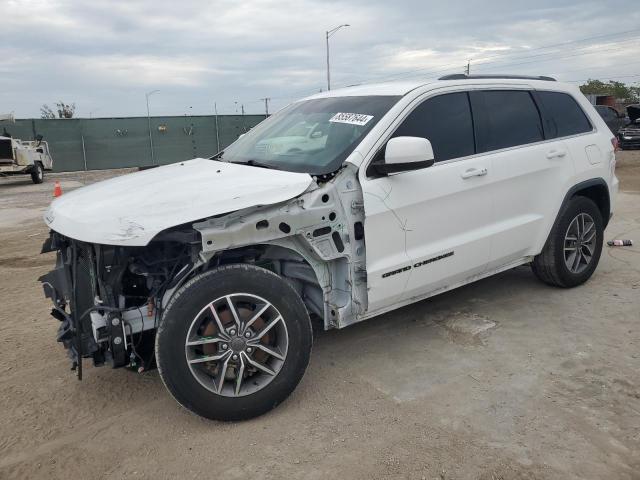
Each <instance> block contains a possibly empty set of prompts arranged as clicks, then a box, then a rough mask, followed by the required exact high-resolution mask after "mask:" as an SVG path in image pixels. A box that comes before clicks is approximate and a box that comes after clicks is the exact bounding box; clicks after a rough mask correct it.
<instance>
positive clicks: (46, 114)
mask: <svg viewBox="0 0 640 480" xmlns="http://www.w3.org/2000/svg"><path fill="white" fill-rule="evenodd" d="M40 118H44V119H47V120H50V119H52V118H56V114H55V113H53V110H51V107H50V106H49V105H47V104H46V103H45V104H44V105H42V106H41V107H40Z"/></svg>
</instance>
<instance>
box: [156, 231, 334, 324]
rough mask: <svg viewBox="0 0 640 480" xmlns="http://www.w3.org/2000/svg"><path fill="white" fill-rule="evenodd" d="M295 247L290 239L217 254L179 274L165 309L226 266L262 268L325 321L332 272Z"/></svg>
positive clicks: (165, 301)
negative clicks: (191, 284) (187, 287)
mask: <svg viewBox="0 0 640 480" xmlns="http://www.w3.org/2000/svg"><path fill="white" fill-rule="evenodd" d="M292 243H294V242H292V241H291V240H289V239H281V240H279V241H278V240H277V241H274V242H273V243H256V244H251V245H244V246H241V247H237V248H231V249H227V250H222V251H219V252H215V254H214V255H212V256H210V257H209V258H208V259H206V260H202V261H200V262H199V263H197V264H194V265H191V268H190V271H189V272H185V273H184V274H183V275H180V274H181V272H177V273H176V276H175V277H178V276H180V278H179V279H178V280H177V281H175V282H173V283H172V285H171V288H170V290H168V291H167V293H166V294H165V297H164V298H163V305H168V303H169V301H170V299H171V297H172V296H173V295H174V293H175V292H176V291H177V290H178V289H179V288H180V287H181V286H182V285H184V284H186V283H187V282H188V281H189V280H190V279H191V278H193V277H194V276H196V275H199V274H202V273H204V272H207V271H209V270H212V269H214V268H217V267H219V266H222V265H231V264H247V265H255V266H262V267H264V268H266V269H268V270H271V271H272V272H273V273H275V274H277V275H278V276H280V277H282V278H283V279H285V280H286V281H287V282H288V283H290V284H291V286H292V287H293V289H294V290H295V291H296V293H297V294H298V295H299V296H300V298H302V301H303V302H304V304H305V306H306V307H307V311H308V312H309V313H310V314H312V313H313V314H315V315H317V316H318V317H320V318H322V319H323V321H325V319H326V318H327V317H326V312H327V311H328V308H329V307H328V306H327V297H326V294H325V292H327V291H328V290H329V289H330V280H329V279H330V278H331V277H330V272H329V269H328V268H327V266H326V264H325V262H324V261H322V260H320V259H316V258H314V256H312V255H311V254H309V253H308V252H305V251H304V249H302V248H297V247H296V245H292ZM175 277H174V278H175ZM325 325H326V321H325Z"/></svg>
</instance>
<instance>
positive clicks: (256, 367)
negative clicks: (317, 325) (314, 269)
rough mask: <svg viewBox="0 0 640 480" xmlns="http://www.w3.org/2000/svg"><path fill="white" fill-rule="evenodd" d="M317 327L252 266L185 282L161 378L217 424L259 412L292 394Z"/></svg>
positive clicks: (163, 327) (164, 340)
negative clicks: (216, 421)
mask: <svg viewBox="0 0 640 480" xmlns="http://www.w3.org/2000/svg"><path fill="white" fill-rule="evenodd" d="M311 343H312V330H311V322H310V320H309V315H308V313H307V311H306V308H305V306H304V304H303V302H302V300H301V299H300V297H299V296H298V294H297V293H296V292H295V290H293V288H292V287H291V286H290V285H289V284H288V283H286V282H285V281H284V280H283V279H282V278H280V277H279V276H277V275H276V274H274V273H272V272H270V271H268V270H265V269H263V268H259V267H255V266H251V265H227V266H223V267H220V268H217V269H215V270H212V271H209V272H205V273H203V274H201V275H199V276H197V277H195V278H194V279H192V280H190V281H189V282H187V283H186V284H185V285H184V286H183V287H182V288H181V289H180V290H179V291H178V292H177V293H176V294H175V296H174V297H173V299H172V300H171V302H170V303H169V305H168V306H167V309H166V312H165V314H164V316H163V320H162V323H161V324H160V327H159V328H158V332H157V335H156V359H157V363H158V369H159V370H160V375H161V377H162V380H163V381H164V383H165V385H166V387H167V388H168V389H169V391H170V392H171V393H172V395H173V396H174V397H175V399H176V400H177V401H178V402H179V403H180V404H181V405H183V406H184V407H186V408H188V409H189V410H191V411H193V412H195V413H197V414H198V415H202V416H204V417H207V418H211V419H216V420H242V419H247V418H251V417H255V416H258V415H261V414H263V413H265V412H267V411H269V410H271V409H272V408H274V407H275V406H276V405H278V404H279V403H280V402H282V401H283V400H284V399H285V398H287V397H288V396H289V394H290V393H291V392H292V391H293V390H294V389H295V387H296V385H297V384H298V382H299V381H300V379H301V378H302V376H303V374H304V371H305V369H306V367H307V364H308V362H309V356H310V353H311Z"/></svg>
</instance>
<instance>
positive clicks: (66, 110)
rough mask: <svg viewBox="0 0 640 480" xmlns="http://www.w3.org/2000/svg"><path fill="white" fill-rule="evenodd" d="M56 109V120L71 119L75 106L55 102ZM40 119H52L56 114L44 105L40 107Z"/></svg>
mask: <svg viewBox="0 0 640 480" xmlns="http://www.w3.org/2000/svg"><path fill="white" fill-rule="evenodd" d="M56 109H57V111H58V117H57V118H73V115H74V114H75V113H76V104H75V103H64V102H62V101H60V102H56ZM40 118H45V119H52V118H56V114H55V112H54V111H53V109H52V108H51V107H50V106H49V105H47V104H46V103H45V104H44V105H42V107H40Z"/></svg>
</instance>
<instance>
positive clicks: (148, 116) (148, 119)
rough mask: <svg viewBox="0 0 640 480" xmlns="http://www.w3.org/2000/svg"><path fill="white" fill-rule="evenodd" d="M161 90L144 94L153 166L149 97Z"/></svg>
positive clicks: (152, 163) (152, 155)
mask: <svg viewBox="0 0 640 480" xmlns="http://www.w3.org/2000/svg"><path fill="white" fill-rule="evenodd" d="M159 91H160V90H152V91H150V92H147V93H145V94H144V96H145V97H146V99H147V126H148V127H149V147H150V148H151V165H154V164H155V162H154V160H155V155H154V153H153V136H152V135H151V115H150V113H149V97H150V96H151V95H153V94H154V93H158V92H159Z"/></svg>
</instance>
